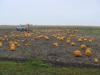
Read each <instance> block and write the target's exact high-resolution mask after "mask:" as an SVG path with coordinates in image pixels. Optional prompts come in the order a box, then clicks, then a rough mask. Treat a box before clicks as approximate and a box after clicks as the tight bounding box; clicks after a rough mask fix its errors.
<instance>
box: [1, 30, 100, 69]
mask: <svg viewBox="0 0 100 75" xmlns="http://www.w3.org/2000/svg"><path fill="white" fill-rule="evenodd" d="M13 30H14V29H13ZM13 30H10V29H9V30H4V29H0V36H3V34H7V35H8V34H9V33H10V32H11V31H13ZM49 38H50V40H46V39H38V40H34V41H32V42H31V44H32V46H29V47H23V46H21V47H18V48H16V50H15V51H10V50H9V46H8V44H7V43H6V42H4V46H3V47H1V48H0V60H1V61H5V60H10V61H26V60H29V59H40V60H43V61H48V62H51V63H53V65H54V66H58V67H64V66H65V67H90V68H91V67H96V68H100V62H99V63H98V64H95V63H94V62H93V60H94V58H98V59H99V60H100V38H99V37H97V38H95V39H94V41H93V43H92V44H91V45H90V44H89V43H86V42H82V43H79V42H77V39H73V40H72V41H73V42H75V43H76V46H71V45H69V44H66V42H65V40H63V41H58V40H57V39H55V38H53V37H51V36H49ZM26 42H28V41H26ZM55 42H57V43H58V44H59V46H58V47H54V46H52V44H53V43H55ZM81 44H86V45H87V47H90V48H92V52H93V53H92V56H91V57H87V56H85V54H84V53H85V50H81V51H82V57H75V56H74V54H73V52H74V51H75V50H77V49H79V50H80V45H81Z"/></svg>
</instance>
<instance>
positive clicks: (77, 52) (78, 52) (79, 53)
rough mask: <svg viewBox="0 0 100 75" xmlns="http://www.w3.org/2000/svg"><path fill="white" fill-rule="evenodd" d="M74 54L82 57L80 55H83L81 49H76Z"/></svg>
mask: <svg viewBox="0 0 100 75" xmlns="http://www.w3.org/2000/svg"><path fill="white" fill-rule="evenodd" d="M74 55H75V56H76V57H80V56H82V53H81V52H80V51H79V50H76V51H74Z"/></svg>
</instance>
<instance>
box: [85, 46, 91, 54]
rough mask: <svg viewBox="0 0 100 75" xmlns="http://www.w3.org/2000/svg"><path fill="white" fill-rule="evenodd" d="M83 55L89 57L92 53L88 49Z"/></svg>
mask: <svg viewBox="0 0 100 75" xmlns="http://www.w3.org/2000/svg"><path fill="white" fill-rule="evenodd" d="M85 55H86V56H91V55H92V51H91V49H90V48H88V49H87V50H86V52H85Z"/></svg>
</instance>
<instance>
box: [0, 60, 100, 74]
mask: <svg viewBox="0 0 100 75" xmlns="http://www.w3.org/2000/svg"><path fill="white" fill-rule="evenodd" d="M0 75H100V70H99V69H86V68H83V69H79V68H56V67H52V66H51V65H50V64H44V63H43V62H42V61H28V62H25V63H16V62H8V61H2V62H0Z"/></svg>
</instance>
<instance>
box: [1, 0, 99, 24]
mask: <svg viewBox="0 0 100 75" xmlns="http://www.w3.org/2000/svg"><path fill="white" fill-rule="evenodd" d="M27 23H29V24H39V25H41V24H42V25H75V24H76V25H100V0H0V25H2V24H3V25H4V24H7V25H9V24H10V25H14V24H27Z"/></svg>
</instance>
